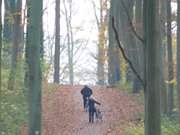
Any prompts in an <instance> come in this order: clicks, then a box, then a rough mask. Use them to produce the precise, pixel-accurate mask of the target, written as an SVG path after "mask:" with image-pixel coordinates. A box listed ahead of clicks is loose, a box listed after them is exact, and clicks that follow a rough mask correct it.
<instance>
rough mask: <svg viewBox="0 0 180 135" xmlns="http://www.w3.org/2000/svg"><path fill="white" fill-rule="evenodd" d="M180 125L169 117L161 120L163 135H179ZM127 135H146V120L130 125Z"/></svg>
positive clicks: (163, 117)
mask: <svg viewBox="0 0 180 135" xmlns="http://www.w3.org/2000/svg"><path fill="white" fill-rule="evenodd" d="M179 133H180V123H178V121H177V120H175V119H170V118H168V117H167V116H162V118H161V135H179ZM126 135H144V120H140V121H138V122H137V121H136V122H133V123H130V124H129V126H128V128H127V129H126Z"/></svg>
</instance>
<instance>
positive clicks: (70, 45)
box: [63, 0, 74, 84]
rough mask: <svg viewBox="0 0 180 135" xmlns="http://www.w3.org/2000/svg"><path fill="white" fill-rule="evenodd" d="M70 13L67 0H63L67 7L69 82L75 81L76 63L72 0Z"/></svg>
mask: <svg viewBox="0 0 180 135" xmlns="http://www.w3.org/2000/svg"><path fill="white" fill-rule="evenodd" d="M68 3H69V14H68V9H67V7H66V2H65V0H64V1H63V4H64V8H65V18H66V29H67V46H68V68H69V83H70V84H73V83H74V64H73V53H74V41H73V32H72V26H71V21H72V15H71V14H72V0H70V1H69V2H68Z"/></svg>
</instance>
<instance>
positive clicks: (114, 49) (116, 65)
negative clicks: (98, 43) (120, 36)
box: [108, 0, 120, 85]
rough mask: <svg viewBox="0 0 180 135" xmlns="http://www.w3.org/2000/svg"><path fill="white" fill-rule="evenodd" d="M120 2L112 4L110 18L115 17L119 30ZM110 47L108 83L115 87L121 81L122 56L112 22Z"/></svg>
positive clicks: (109, 32)
mask: <svg viewBox="0 0 180 135" xmlns="http://www.w3.org/2000/svg"><path fill="white" fill-rule="evenodd" d="M119 2H120V1H113V0H111V2H110V17H109V18H112V17H113V16H114V17H115V18H116V20H117V21H116V22H117V23H116V24H117V28H118V29H119V27H120V23H119V8H118V7H119ZM108 35H109V46H108V83H109V85H115V84H116V83H117V82H118V81H120V54H119V48H118V46H117V43H116V39H115V35H114V32H113V29H112V20H111V19H110V20H109V28H108Z"/></svg>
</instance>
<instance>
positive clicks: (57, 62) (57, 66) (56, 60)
mask: <svg viewBox="0 0 180 135" xmlns="http://www.w3.org/2000/svg"><path fill="white" fill-rule="evenodd" d="M55 13H56V18H55V26H56V28H55V32H56V33H55V51H54V52H55V53H54V83H59V79H60V75H59V73H60V71H59V70H60V0H56V8H55Z"/></svg>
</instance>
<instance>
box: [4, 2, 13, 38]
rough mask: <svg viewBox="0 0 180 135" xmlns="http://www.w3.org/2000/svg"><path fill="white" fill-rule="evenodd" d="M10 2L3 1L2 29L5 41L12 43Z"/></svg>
mask: <svg viewBox="0 0 180 135" xmlns="http://www.w3.org/2000/svg"><path fill="white" fill-rule="evenodd" d="M12 2H13V0H4V8H5V13H4V28H3V38H4V39H5V41H8V42H10V41H12V33H13V32H12V31H13V30H12V28H13V27H12V20H11V19H12Z"/></svg>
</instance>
